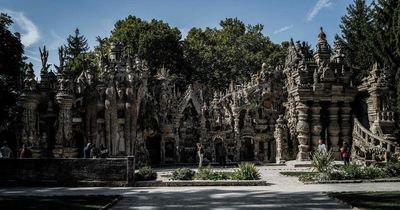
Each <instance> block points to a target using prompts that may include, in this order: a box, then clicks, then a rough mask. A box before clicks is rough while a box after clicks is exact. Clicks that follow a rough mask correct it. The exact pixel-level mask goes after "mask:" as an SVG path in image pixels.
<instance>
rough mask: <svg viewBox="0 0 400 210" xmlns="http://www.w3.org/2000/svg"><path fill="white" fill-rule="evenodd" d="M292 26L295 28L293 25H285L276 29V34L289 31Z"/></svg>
mask: <svg viewBox="0 0 400 210" xmlns="http://www.w3.org/2000/svg"><path fill="white" fill-rule="evenodd" d="M291 28H293V25H289V26H283V27H282V28H280V29H277V30H275V31H274V34H279V33H282V32H284V31H287V30H289V29H291Z"/></svg>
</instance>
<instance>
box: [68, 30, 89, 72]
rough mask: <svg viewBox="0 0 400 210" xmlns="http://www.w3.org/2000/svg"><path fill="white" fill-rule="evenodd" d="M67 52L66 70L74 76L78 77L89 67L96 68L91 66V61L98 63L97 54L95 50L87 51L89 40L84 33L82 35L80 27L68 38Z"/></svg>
mask: <svg viewBox="0 0 400 210" xmlns="http://www.w3.org/2000/svg"><path fill="white" fill-rule="evenodd" d="M64 48H65V52H66V60H65V72H67V73H68V74H69V75H70V76H71V77H72V78H74V79H75V78H76V77H78V76H79V74H80V73H81V72H82V71H83V70H84V69H88V68H95V67H94V66H95V65H93V66H92V67H90V66H89V64H90V63H97V62H96V61H97V56H96V55H95V54H94V52H87V51H88V50H89V46H88V44H87V40H86V38H85V37H84V36H83V35H80V32H79V29H78V28H76V29H75V34H74V35H69V36H68V38H67V45H65V46H64Z"/></svg>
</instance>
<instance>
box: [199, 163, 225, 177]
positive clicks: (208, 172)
mask: <svg viewBox="0 0 400 210" xmlns="http://www.w3.org/2000/svg"><path fill="white" fill-rule="evenodd" d="M195 178H196V179H200V180H226V179H229V178H230V177H229V176H228V174H227V172H222V171H221V172H219V171H213V170H212V168H211V166H207V167H202V168H200V169H199V170H198V171H197V173H196V175H195Z"/></svg>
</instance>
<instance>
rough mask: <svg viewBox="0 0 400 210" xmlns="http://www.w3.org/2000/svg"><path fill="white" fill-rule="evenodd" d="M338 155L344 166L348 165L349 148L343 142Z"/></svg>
mask: <svg viewBox="0 0 400 210" xmlns="http://www.w3.org/2000/svg"><path fill="white" fill-rule="evenodd" d="M340 154H341V156H342V160H343V161H344V165H349V164H350V147H349V146H348V144H347V142H343V146H342V148H340Z"/></svg>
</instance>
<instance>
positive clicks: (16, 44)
mask: <svg viewBox="0 0 400 210" xmlns="http://www.w3.org/2000/svg"><path fill="white" fill-rule="evenodd" d="M12 23H13V21H12V20H11V17H10V16H8V15H7V14H4V13H1V14H0V101H1V103H0V132H1V131H2V130H3V129H5V128H7V127H8V123H9V122H10V119H11V118H12V117H13V116H11V115H14V114H15V113H14V112H13V110H15V108H16V107H15V103H16V97H17V95H18V93H19V92H20V88H21V85H22V82H21V79H22V75H23V71H22V68H23V66H24V62H23V53H24V49H23V45H22V43H21V39H20V35H19V33H12V32H11V31H10V29H9V27H10V26H11V24H12ZM14 117H15V116H14Z"/></svg>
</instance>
